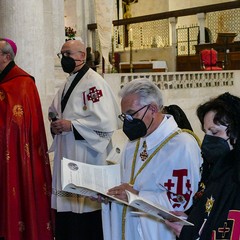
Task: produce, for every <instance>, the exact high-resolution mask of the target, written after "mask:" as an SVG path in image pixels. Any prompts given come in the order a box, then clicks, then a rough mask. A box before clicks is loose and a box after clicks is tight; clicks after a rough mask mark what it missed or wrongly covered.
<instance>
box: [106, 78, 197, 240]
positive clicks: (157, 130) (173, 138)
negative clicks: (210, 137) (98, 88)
mask: <svg viewBox="0 0 240 240" xmlns="http://www.w3.org/2000/svg"><path fill="white" fill-rule="evenodd" d="M120 95H121V97H122V100H121V109H122V114H121V115H120V116H119V118H120V119H121V120H122V121H123V131H124V133H125V134H126V135H127V137H128V138H129V140H130V141H129V142H128V143H127V145H126V148H125V150H124V152H123V155H122V161H121V166H122V182H123V183H122V184H121V185H119V186H116V187H113V188H111V189H109V191H108V194H109V195H112V196H114V197H117V198H119V199H121V200H123V201H126V200H127V195H126V192H125V190H128V191H130V192H132V193H135V194H137V195H138V196H140V197H143V198H144V199H147V200H149V201H151V202H152V203H156V204H160V205H161V206H163V207H165V208H166V209H168V210H169V211H185V210H187V209H188V208H189V207H190V206H191V205H192V197H193V195H194V193H195V192H196V191H197V189H198V182H199V180H200V166H201V164H202V158H201V152H200V148H199V146H198V142H197V140H196V138H195V136H194V134H193V133H191V132H190V131H184V130H181V129H180V128H179V127H178V126H177V123H176V122H175V120H174V118H173V116H171V115H168V114H163V113H162V108H163V99H162V94H161V91H160V90H159V88H158V87H157V86H156V85H155V84H154V83H152V82H151V81H149V80H148V79H135V80H133V81H131V82H130V83H128V84H127V85H125V86H124V88H123V89H122V90H121V92H120ZM108 207H109V206H107V205H103V213H104V215H103V223H104V224H103V225H104V239H105V240H113V239H114V240H120V239H125V240H146V239H149V240H150V239H151V240H154V239H159V240H163V239H164V240H173V239H175V238H176V237H175V235H174V234H173V232H172V231H171V230H170V229H169V228H168V227H167V226H166V225H165V224H164V223H163V220H160V219H159V218H155V217H152V216H150V215H147V214H145V213H143V212H139V211H137V210H136V209H135V208H131V207H129V206H128V207H127V206H126V205H124V204H121V203H119V202H115V201H113V202H112V203H111V208H108Z"/></svg>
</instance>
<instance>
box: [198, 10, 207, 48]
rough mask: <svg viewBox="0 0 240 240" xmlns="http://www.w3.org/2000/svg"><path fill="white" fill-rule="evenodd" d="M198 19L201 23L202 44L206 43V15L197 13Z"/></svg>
mask: <svg viewBox="0 0 240 240" xmlns="http://www.w3.org/2000/svg"><path fill="white" fill-rule="evenodd" d="M197 18H198V22H199V27H200V44H204V43H205V19H206V15H205V13H197Z"/></svg>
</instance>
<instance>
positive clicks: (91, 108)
mask: <svg viewBox="0 0 240 240" xmlns="http://www.w3.org/2000/svg"><path fill="white" fill-rule="evenodd" d="M75 76H76V74H74V75H71V76H69V77H68V79H67V82H66V84H64V85H63V86H62V87H61V88H60V89H59V91H58V93H57V94H56V96H55V98H54V100H53V102H52V105H51V106H50V108H49V112H54V113H56V114H57V115H58V118H59V119H67V120H71V122H72V126H73V127H74V128H75V129H76V130H77V132H78V133H79V134H80V135H81V136H82V137H83V138H84V140H76V139H75V136H74V133H73V131H70V132H63V133H62V134H60V135H56V136H55V137H54V141H53V144H52V147H51V149H50V151H54V167H53V184H52V187H53V193H52V208H54V209H57V211H59V212H65V211H71V212H75V213H83V212H91V211H95V210H98V209H100V208H101V205H100V204H99V203H97V202H95V201H91V200H90V199H88V198H84V197H80V196H77V195H73V194H69V193H66V192H63V191H61V190H62V187H61V159H62V158H63V157H66V158H68V159H71V160H76V161H80V162H84V163H89V164H95V165H103V164H106V161H105V160H106V157H107V155H108V153H109V151H110V150H111V136H112V133H113V132H114V130H116V129H117V128H118V126H119V120H118V115H119V113H120V111H119V107H118V105H117V103H116V101H115V97H114V95H113V93H112V91H111V89H110V86H109V85H108V84H107V82H106V81H105V80H104V79H103V78H102V77H101V76H100V75H99V74H98V73H96V72H95V71H93V70H92V69H89V70H88V71H87V72H86V73H85V75H84V76H83V77H82V79H81V80H80V81H79V82H78V84H77V85H76V86H75V88H74V90H73V91H72V93H71V95H70V97H69V99H68V102H67V104H66V107H65V109H64V111H63V113H62V112H61V99H62V97H63V96H64V94H66V92H67V89H68V88H69V86H70V85H71V83H72V81H73V79H74V78H75Z"/></svg>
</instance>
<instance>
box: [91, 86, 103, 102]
mask: <svg viewBox="0 0 240 240" xmlns="http://www.w3.org/2000/svg"><path fill="white" fill-rule="evenodd" d="M100 97H102V90H97V88H96V87H92V88H89V94H88V95H87V99H88V101H91V100H92V101H93V102H94V103H95V102H98V101H99V98H100Z"/></svg>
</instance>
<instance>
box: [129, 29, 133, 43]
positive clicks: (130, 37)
mask: <svg viewBox="0 0 240 240" xmlns="http://www.w3.org/2000/svg"><path fill="white" fill-rule="evenodd" d="M129 41H130V42H132V41H133V33H132V28H130V29H129Z"/></svg>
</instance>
